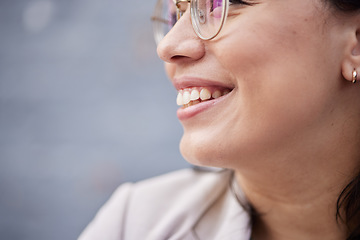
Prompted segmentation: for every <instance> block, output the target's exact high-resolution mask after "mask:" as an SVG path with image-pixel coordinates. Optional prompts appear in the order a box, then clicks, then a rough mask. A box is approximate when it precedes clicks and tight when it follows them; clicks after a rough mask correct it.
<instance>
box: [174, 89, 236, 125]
mask: <svg viewBox="0 0 360 240" xmlns="http://www.w3.org/2000/svg"><path fill="white" fill-rule="evenodd" d="M230 94H231V92H230V93H228V94H226V95H224V96H222V97H219V98H216V99H212V100H209V101H204V102H201V103H198V104H195V105H193V106H190V107H186V108H179V109H178V110H177V117H178V118H179V120H180V121H184V120H187V119H190V118H192V117H194V116H196V115H198V114H199V113H202V112H204V111H206V110H208V109H210V108H211V107H213V106H214V105H216V104H218V103H219V102H221V101H223V100H225V99H226V98H227V97H228V96H229V95H230Z"/></svg>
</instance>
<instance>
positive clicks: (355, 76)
mask: <svg viewBox="0 0 360 240" xmlns="http://www.w3.org/2000/svg"><path fill="white" fill-rule="evenodd" d="M356 80H357V71H356V69H355V68H354V70H353V71H352V82H353V83H356Z"/></svg>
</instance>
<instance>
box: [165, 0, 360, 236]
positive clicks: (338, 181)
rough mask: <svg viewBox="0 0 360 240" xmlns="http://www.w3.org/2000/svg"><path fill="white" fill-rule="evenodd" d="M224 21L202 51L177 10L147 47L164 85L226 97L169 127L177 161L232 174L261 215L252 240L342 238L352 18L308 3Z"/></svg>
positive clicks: (239, 12)
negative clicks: (179, 128) (219, 90)
mask: <svg viewBox="0 0 360 240" xmlns="http://www.w3.org/2000/svg"><path fill="white" fill-rule="evenodd" d="M232 13H233V14H231V16H229V17H228V19H227V22H226V24H225V26H224V28H223V29H222V31H221V33H220V35H219V36H217V37H216V38H215V39H213V40H210V41H203V40H201V39H199V38H198V37H197V36H196V34H195V33H194V31H193V29H192V27H191V20H190V16H189V11H188V10H187V11H186V12H185V14H184V16H183V17H182V18H181V19H180V20H179V21H178V22H177V23H176V25H175V26H174V28H173V29H172V30H171V31H170V32H169V33H168V34H167V35H166V36H165V38H164V39H163V40H162V41H161V42H160V44H159V46H158V54H159V56H160V58H161V59H163V60H164V61H165V62H166V64H165V66H166V71H167V74H168V76H169V78H170V79H171V80H172V81H179V80H182V79H187V78H201V79H207V80H210V81H214V82H218V83H222V84H225V85H227V86H231V88H233V90H232V92H231V93H230V94H229V95H228V97H227V98H226V99H224V100H223V101H221V102H219V103H217V104H216V105H214V106H212V107H211V108H209V109H207V110H206V111H203V112H201V113H199V114H197V115H195V116H193V117H191V118H189V119H185V120H183V121H182V122H181V123H182V125H183V127H184V135H183V138H182V140H181V144H180V149H181V152H182V154H183V156H184V157H185V159H186V160H188V161H189V162H191V163H193V164H197V165H207V166H216V167H224V168H231V169H234V170H235V172H236V177H237V180H238V182H239V184H240V185H241V187H242V188H243V190H244V192H245V194H246V196H247V198H248V200H249V202H250V203H251V204H252V205H253V206H254V208H255V209H256V210H257V211H258V212H259V213H261V215H260V216H259V217H258V219H257V220H256V224H255V225H254V229H253V237H254V239H263V240H266V239H278V240H280V239H344V238H345V229H344V228H343V226H341V224H340V225H338V224H337V223H336V221H335V211H336V208H335V206H336V200H337V197H338V195H339V193H340V191H341V190H342V188H343V187H344V186H345V185H346V184H347V183H348V182H349V181H350V179H351V178H352V177H353V176H354V175H355V174H356V173H357V172H358V171H359V168H360V166H359V165H360V163H359V160H358V159H360V152H359V150H358V146H359V144H360V136H359V132H360V124H359V122H360V88H359V87H358V86H355V85H353V84H352V83H351V79H352V70H353V69H354V68H356V69H357V70H358V72H359V71H360V43H359V42H360V37H359V30H360V17H359V14H357V15H356V14H352V15H346V16H345V15H341V14H338V13H334V10H333V9H331V8H330V6H325V5H324V4H323V2H320V1H317V0H303V1H298V0H286V1H283V0H259V1H256V4H254V5H252V6H242V7H241V8H237V9H236V11H233V12H232ZM194 84H196V83H194Z"/></svg>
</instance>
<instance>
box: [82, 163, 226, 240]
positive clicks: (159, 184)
mask: <svg viewBox="0 0 360 240" xmlns="http://www.w3.org/2000/svg"><path fill="white" fill-rule="evenodd" d="M230 175H231V173H230V171H219V172H209V171H196V170H193V169H185V170H180V171H176V172H172V173H169V174H165V175H161V176H158V177H154V178H151V179H148V180H144V181H140V182H137V183H126V184H123V185H121V186H120V187H119V188H118V189H117V190H116V191H115V192H114V194H113V195H112V197H111V198H110V199H109V201H108V202H107V203H106V204H105V205H104V206H103V207H102V208H101V209H100V210H99V212H98V214H97V215H96V217H95V218H94V220H93V221H92V222H91V223H90V224H89V226H88V227H87V228H86V230H85V231H84V233H83V234H82V235H81V237H80V238H79V239H81V240H83V239H98V237H99V236H101V238H103V237H104V236H106V239H166V238H167V237H168V236H170V235H171V236H173V235H174V234H181V233H182V232H184V231H187V229H189V228H191V226H192V225H193V224H195V223H196V221H197V219H198V218H199V217H200V216H201V214H202V213H203V212H204V211H205V210H206V209H207V208H208V207H209V205H211V203H212V202H214V201H215V199H216V198H217V197H218V196H219V195H221V193H223V192H224V189H226V188H227V186H228V183H229V178H230ZM91 236H94V237H91Z"/></svg>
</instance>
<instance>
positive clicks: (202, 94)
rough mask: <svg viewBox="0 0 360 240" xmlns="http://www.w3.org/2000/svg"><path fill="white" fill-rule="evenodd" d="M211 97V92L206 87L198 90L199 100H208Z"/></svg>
mask: <svg viewBox="0 0 360 240" xmlns="http://www.w3.org/2000/svg"><path fill="white" fill-rule="evenodd" d="M210 98H211V93H210V91H209V90H207V89H206V88H203V89H201V91H200V99H201V100H208V99H210Z"/></svg>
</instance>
